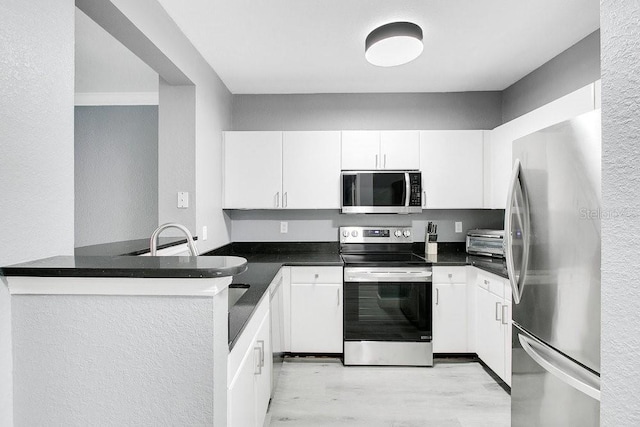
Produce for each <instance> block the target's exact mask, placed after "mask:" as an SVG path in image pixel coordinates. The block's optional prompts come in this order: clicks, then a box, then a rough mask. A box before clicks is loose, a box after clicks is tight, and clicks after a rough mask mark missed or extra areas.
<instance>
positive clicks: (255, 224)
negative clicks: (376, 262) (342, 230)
mask: <svg viewBox="0 0 640 427" xmlns="http://www.w3.org/2000/svg"><path fill="white" fill-rule="evenodd" d="M227 214H228V215H229V217H230V218H231V221H232V235H231V237H232V240H233V241H234V242H269V241H310V242H313V241H317V242H335V241H337V240H338V227H340V226H347V225H383V226H384V225H396V226H411V227H413V235H414V240H415V241H422V240H424V229H425V227H426V225H427V222H428V221H432V222H434V223H435V224H437V225H438V241H440V242H464V241H465V238H466V233H467V230H470V229H473V228H497V229H501V228H502V227H503V220H504V211H503V210H482V209H477V210H463V209H460V210H429V211H425V212H423V213H422V214H411V215H346V214H340V213H339V211H335V210H322V211H321V210H318V211H302V210H300V211H295V210H281V211H242V210H238V211H227ZM280 221H286V222H288V228H289V230H288V233H286V234H281V233H280ZM455 221H462V231H463V232H462V233H456V232H455V228H454V222H455Z"/></svg>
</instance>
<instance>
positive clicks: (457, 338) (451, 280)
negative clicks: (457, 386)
mask: <svg viewBox="0 0 640 427" xmlns="http://www.w3.org/2000/svg"><path fill="white" fill-rule="evenodd" d="M467 288H468V285H467V281H466V267H433V352H434V353H468V352H471V351H472V349H471V348H470V343H469V316H470V315H472V314H473V313H472V312H470V310H469V309H470V304H468V297H469V296H468V293H467Z"/></svg>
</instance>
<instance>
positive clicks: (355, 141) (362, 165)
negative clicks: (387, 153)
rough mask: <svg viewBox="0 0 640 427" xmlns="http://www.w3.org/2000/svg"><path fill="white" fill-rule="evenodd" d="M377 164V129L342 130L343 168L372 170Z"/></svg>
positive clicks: (378, 151)
mask: <svg viewBox="0 0 640 427" xmlns="http://www.w3.org/2000/svg"><path fill="white" fill-rule="evenodd" d="M379 164H380V132H379V131H375V130H362V131H346V130H345V131H342V169H343V170H374V169H378V167H379V166H378V165H379Z"/></svg>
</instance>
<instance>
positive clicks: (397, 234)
mask: <svg viewBox="0 0 640 427" xmlns="http://www.w3.org/2000/svg"><path fill="white" fill-rule="evenodd" d="M393 235H394V236H396V237H400V236H402V231H400V230H396V231H395V233H393Z"/></svg>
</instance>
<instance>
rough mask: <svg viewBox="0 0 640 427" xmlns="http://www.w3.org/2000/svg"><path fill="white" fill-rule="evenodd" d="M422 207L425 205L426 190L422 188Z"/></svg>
mask: <svg viewBox="0 0 640 427" xmlns="http://www.w3.org/2000/svg"><path fill="white" fill-rule="evenodd" d="M422 207H423V208H426V207H427V192H426V191H425V190H422Z"/></svg>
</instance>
